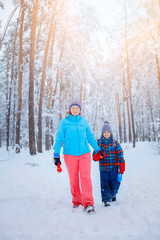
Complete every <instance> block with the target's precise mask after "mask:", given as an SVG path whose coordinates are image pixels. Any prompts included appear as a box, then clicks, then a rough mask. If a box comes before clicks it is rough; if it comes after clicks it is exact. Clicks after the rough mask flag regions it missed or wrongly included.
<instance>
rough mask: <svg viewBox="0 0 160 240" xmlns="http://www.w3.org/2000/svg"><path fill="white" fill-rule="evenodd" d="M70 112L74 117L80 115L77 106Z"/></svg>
mask: <svg viewBox="0 0 160 240" xmlns="http://www.w3.org/2000/svg"><path fill="white" fill-rule="evenodd" d="M70 111H71V114H72V115H73V116H77V115H79V114H80V108H79V107H78V106H77V105H73V106H72V107H71V109H70Z"/></svg>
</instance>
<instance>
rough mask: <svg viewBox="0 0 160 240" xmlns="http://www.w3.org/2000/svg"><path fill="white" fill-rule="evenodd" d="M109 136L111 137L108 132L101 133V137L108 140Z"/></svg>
mask: <svg viewBox="0 0 160 240" xmlns="http://www.w3.org/2000/svg"><path fill="white" fill-rule="evenodd" d="M110 136H111V133H110V132H108V131H105V132H104V133H103V137H105V138H109V137H110Z"/></svg>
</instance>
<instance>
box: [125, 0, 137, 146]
mask: <svg viewBox="0 0 160 240" xmlns="http://www.w3.org/2000/svg"><path fill="white" fill-rule="evenodd" d="M124 1H125V47H126V61H127V78H128V88H129V100H130V109H131V120H132V135H133V147H135V145H136V141H135V128H134V114H133V104H132V91H131V80H130V64H129V57H128V40H127V9H126V0H124Z"/></svg>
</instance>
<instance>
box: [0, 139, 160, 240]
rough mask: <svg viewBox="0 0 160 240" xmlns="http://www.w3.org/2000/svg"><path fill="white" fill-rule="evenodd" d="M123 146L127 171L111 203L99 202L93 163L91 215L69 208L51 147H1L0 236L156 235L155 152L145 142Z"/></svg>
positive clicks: (144, 239) (159, 192)
mask: <svg viewBox="0 0 160 240" xmlns="http://www.w3.org/2000/svg"><path fill="white" fill-rule="evenodd" d="M123 147H124V155H125V159H126V172H125V174H124V176H123V182H122V184H121V187H120V190H119V193H118V195H117V202H116V203H113V204H112V206H111V207H108V208H104V207H103V205H102V203H101V196H100V186H99V185H100V184H99V169H98V164H97V163H95V162H92V180H93V195H94V199H95V207H96V213H95V214H94V215H87V214H86V213H84V211H83V209H82V208H79V209H75V210H74V211H73V209H72V203H71V194H70V189H69V179H68V174H67V172H66V168H65V165H64V162H63V160H62V162H63V163H62V168H63V171H62V173H57V172H56V168H55V167H54V165H53V163H52V151H50V152H44V153H43V154H37V155H36V156H30V155H29V153H28V151H27V150H26V151H25V150H23V151H22V152H21V153H20V154H18V155H16V154H15V153H14V152H13V151H10V152H9V153H7V152H6V151H5V149H0V240H18V239H19V240H54V239H55V240H56V239H58V240H72V239H73V240H81V239H83V240H98V239H101V240H107V239H108V240H135V239H136V240H158V239H160V156H158V155H157V153H156V151H155V149H154V146H153V145H152V143H148V142H145V143H138V144H137V147H136V148H135V149H133V148H132V147H131V146H129V145H124V146H123Z"/></svg>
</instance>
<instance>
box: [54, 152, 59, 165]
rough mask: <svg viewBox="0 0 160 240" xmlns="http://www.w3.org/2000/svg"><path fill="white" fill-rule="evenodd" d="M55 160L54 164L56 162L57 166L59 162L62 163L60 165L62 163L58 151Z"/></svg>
mask: <svg viewBox="0 0 160 240" xmlns="http://www.w3.org/2000/svg"><path fill="white" fill-rule="evenodd" d="M53 161H54V164H55V165H56V166H57V164H58V163H60V165H61V161H60V156H59V154H58V153H55V154H54V159H53Z"/></svg>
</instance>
